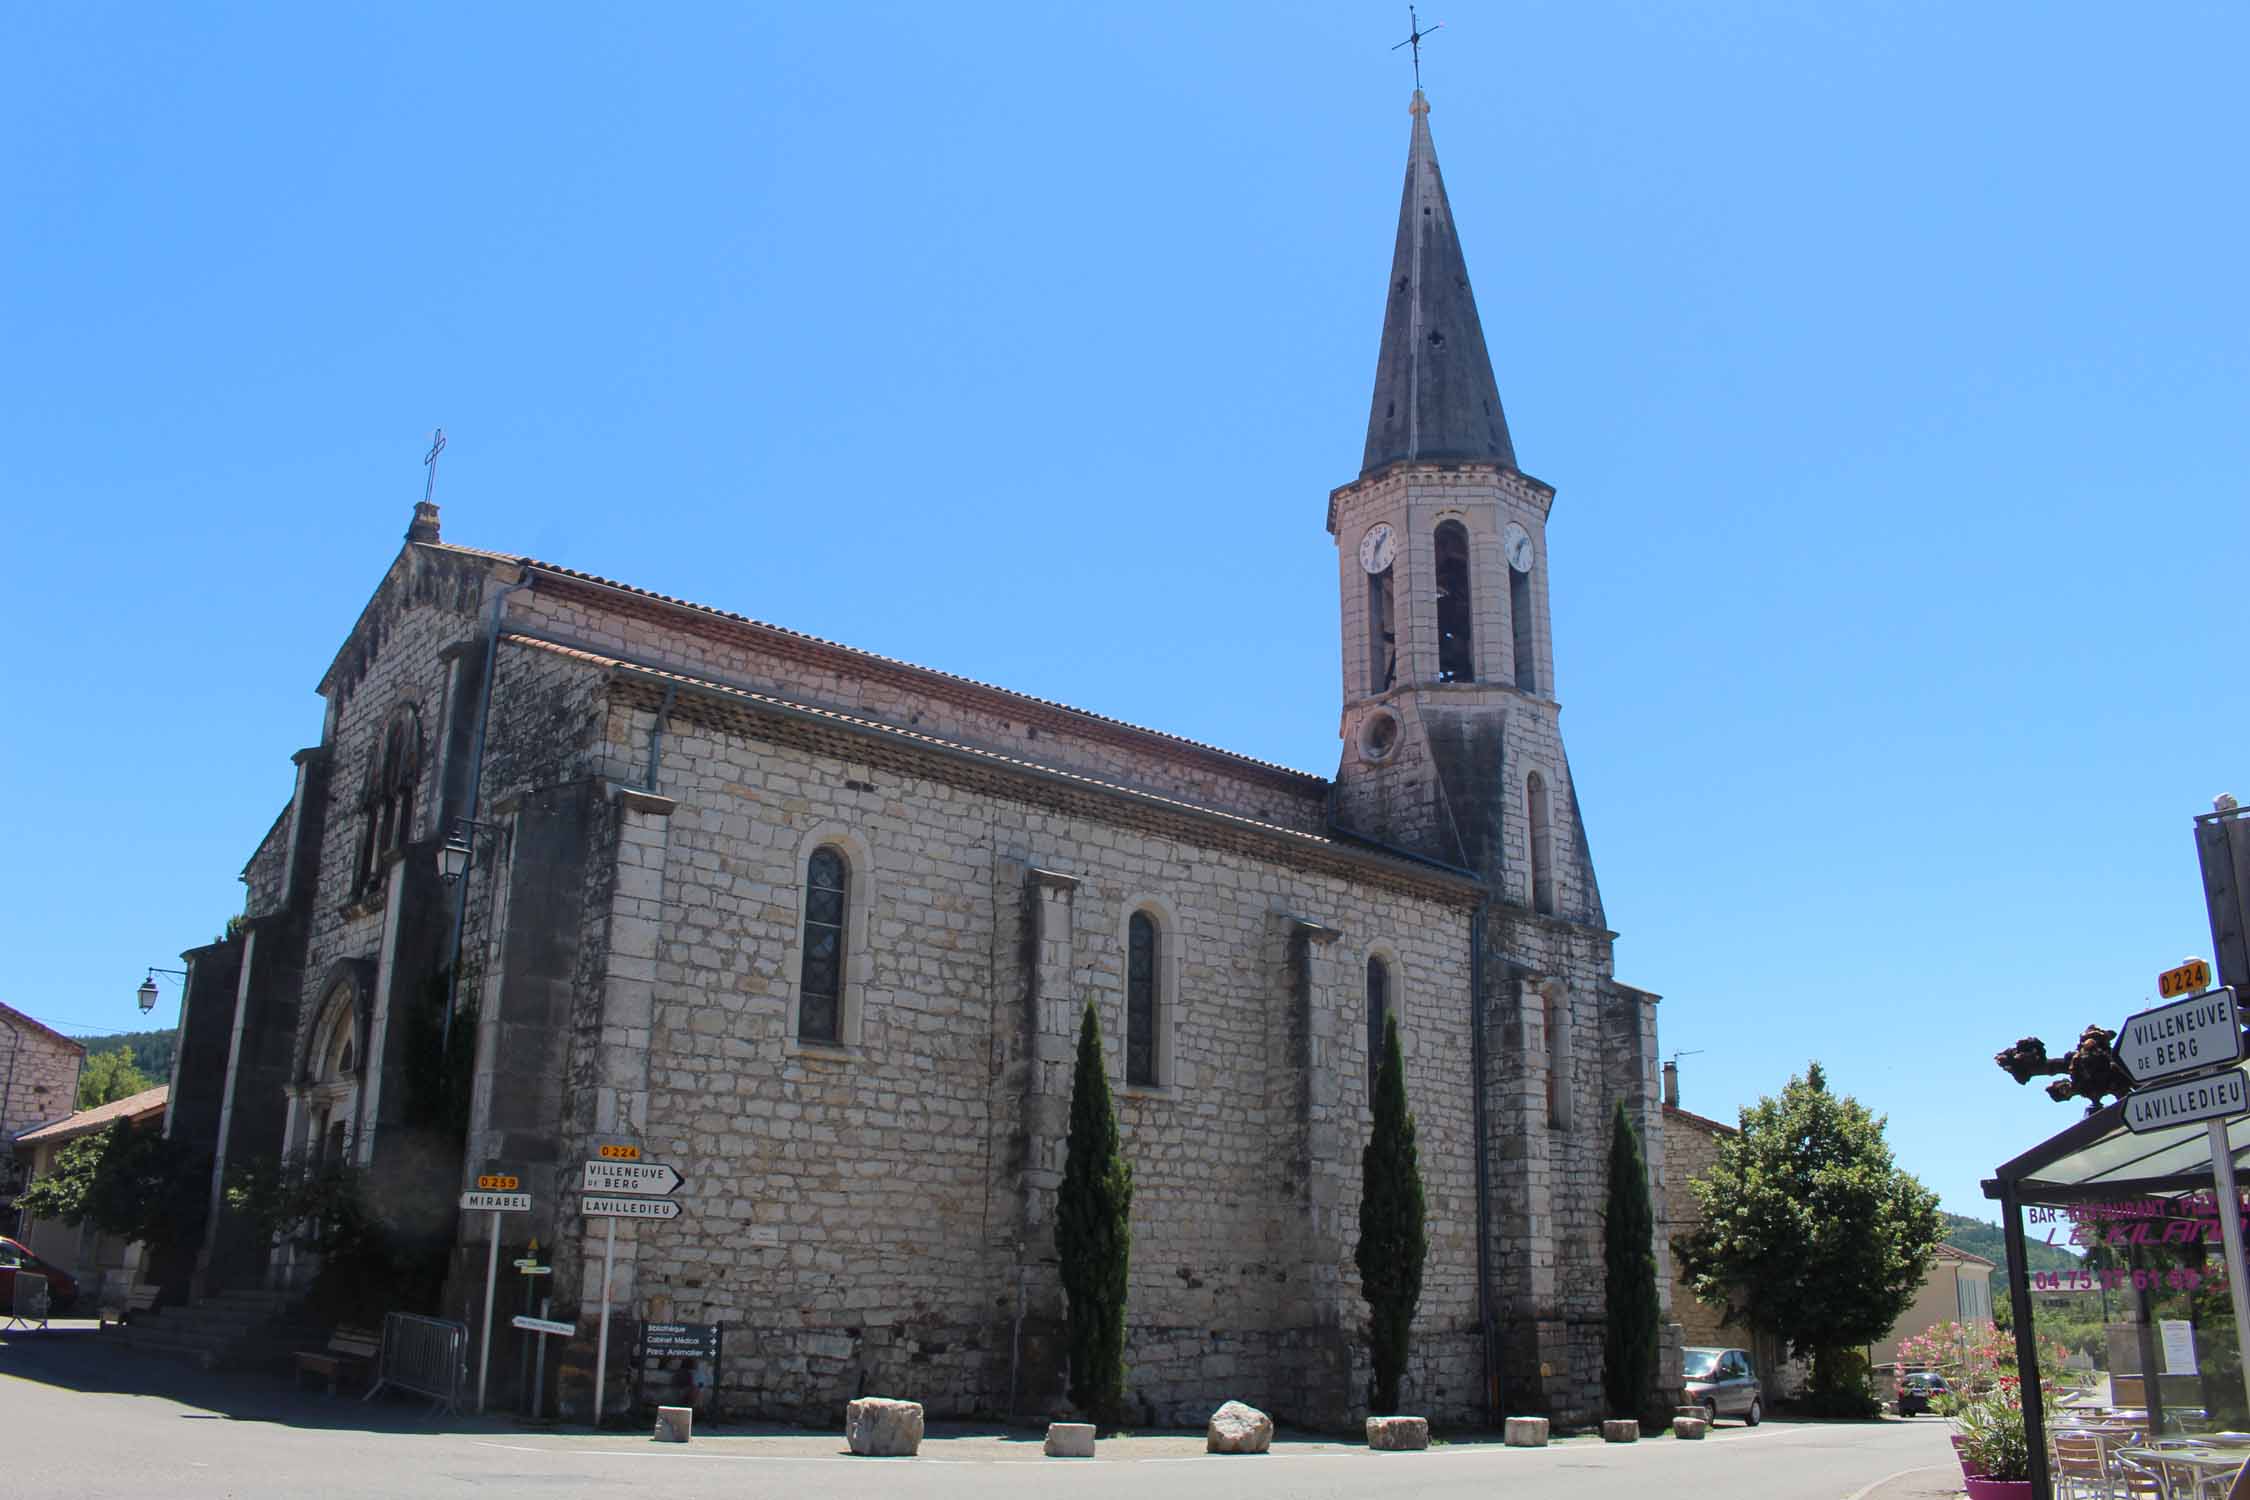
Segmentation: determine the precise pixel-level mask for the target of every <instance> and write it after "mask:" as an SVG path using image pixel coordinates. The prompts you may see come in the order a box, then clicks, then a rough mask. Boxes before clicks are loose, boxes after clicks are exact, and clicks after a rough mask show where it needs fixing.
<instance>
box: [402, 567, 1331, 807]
mask: <svg viewBox="0 0 2250 1500" xmlns="http://www.w3.org/2000/svg"><path fill="white" fill-rule="evenodd" d="M423 545H425V546H433V547H437V548H439V549H442V550H446V551H452V552H465V553H467V554H469V555H470V556H472V557H485V558H491V559H493V560H494V561H496V562H511V563H515V564H517V565H518V566H520V567H525V568H537V569H538V570H539V571H541V572H543V573H552V574H554V575H555V576H557V577H559V578H573V579H576V580H578V581H579V582H581V583H590V584H595V585H597V586H599V587H601V588H607V589H616V590H618V591H619V592H620V593H626V594H634V595H637V596H639V597H640V598H643V599H647V600H650V601H652V602H654V603H657V604H668V605H670V606H672V607H673V608H675V609H685V610H692V611H694V612H696V613H698V614H706V615H711V616H713V617H715V618H718V619H722V620H728V621H732V622H733V623H735V624H738V625H748V626H750V627H752V628H753V629H757V630H770V631H772V632H773V633H774V634H776V635H783V636H788V637H789V638H791V639H792V640H799V641H804V642H806V643H807V644H808V645H814V646H821V647H825V648H826V649H828V650H831V651H843V652H847V653H849V654H850V655H853V656H857V657H862V658H864V659H866V660H868V661H871V662H880V663H881V664H882V665H884V666H887V667H896V668H899V669H901V670H903V671H908V672H915V673H919V674H921V675H923V676H925V677H935V678H939V679H942V680H944V681H947V682H957V683H960V684H961V685H962V686H964V687H972V688H977V689H980V690H982V691H984V692H988V693H999V694H1002V695H1004V696H1006V697H1009V698H1014V699H1016V700H1018V701H1019V702H1023V703H1035V704H1037V705H1039V706H1040V707H1041V708H1051V709H1055V710H1057V711H1058V712H1061V713H1066V714H1075V715H1077V716H1078V717H1080V718H1083V719H1091V720H1093V721H1095V722H1096V723H1100V724H1108V725H1111V726H1113V727H1115V728H1118V729H1125V730H1130V731H1131V732H1133V733H1134V734H1145V735H1149V736H1151V737H1152V738H1155V739H1160V740H1169V741H1170V742H1171V743H1173V744H1175V745H1180V746H1184V747H1186V748H1188V749H1191V750H1200V751H1203V752H1205V753H1207V754H1211V755H1223V756H1225V757H1226V758H1227V759H1229V760H1236V761H1241V762H1242V763H1243V764H1245V765H1251V766H1256V767H1258V768H1259V769H1260V770H1264V771H1279V772H1281V773H1282V774H1284V775H1287V776H1294V777H1298V778H1300V779H1302V780H1304V781H1308V782H1315V783H1318V784H1319V785H1321V786H1326V785H1327V784H1328V778H1327V777H1325V776H1319V775H1315V774H1314V773H1313V772H1311V771H1300V770H1298V769H1297V768H1296V767H1294V766H1285V765H1282V764H1280V763H1279V762H1278V761H1270V760H1261V759H1259V758H1258V757H1257V756H1255V755H1244V754H1243V753H1241V752H1240V751H1238V750H1229V749H1227V748H1226V747H1225V746H1223V745H1213V744H1209V743H1206V742H1205V741H1203V740H1193V739H1189V738H1188V737H1187V736H1185V735H1179V734H1173V733H1171V732H1169V731H1167V730H1163V729H1151V728H1149V727H1148V726H1147V725H1145V724H1135V723H1133V722H1131V721H1130V720H1127V719H1118V718H1112V717H1111V716H1109V715H1108V714H1098V713H1095V712H1093V711H1092V710H1091V709H1084V708H1075V707H1073V706H1071V705H1070V704H1068V703H1061V702H1057V701H1056V700H1055V699H1053V698H1041V697H1039V696H1037V695H1036V694H1032V693H1019V692H1017V691H1016V690H1015V689H1014V688H1006V687H1001V686H1000V685H999V684H997V683H992V682H985V681H983V680H982V679H980V678H975V677H965V676H963V675H962V674H960V673H958V672H948V671H945V670H943V669H941V668H938V667H925V666H922V665H920V664H919V663H917V662H910V661H906V660H903V659H901V658H899V657H896V656H885V655H883V654H882V653H881V652H879V651H868V650H864V649H862V648H860V647H858V646H847V645H845V644H844V643H843V642H842V641H832V640H829V639H828V638H827V637H825V636H818V635H812V634H809V633H807V632H805V631H802V630H792V629H790V628H789V627H788V626H786V625H776V624H773V623H772V622H771V621H767V620H759V619H754V618H752V617H751V616H749V615H744V614H737V613H735V612H734V611H733V610H731V609H720V608H717V607H716V606H714V605H709V604H698V603H696V602H695V601H694V600H692V599H681V598H678V597H676V596H674V595H671V594H660V593H657V592H656V591H655V590H654V589H644V588H640V587H637V586H635V585H633V584H630V583H622V582H620V581H619V580H617V579H615V578H604V577H603V576H602V575H601V574H599V573H588V572H584V571H582V570H580V569H577V568H566V567H564V566H563V565H562V564H560V563H551V562H542V561H540V560H539V559H538V558H535V557H518V556H513V555H511V554H508V553H504V552H488V551H486V550H485V549H483V548H481V547H464V546H461V545H460V544H459V543H457V542H435V543H424V544H423Z"/></svg>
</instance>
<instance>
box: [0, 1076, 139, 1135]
mask: <svg viewBox="0 0 2250 1500" xmlns="http://www.w3.org/2000/svg"><path fill="white" fill-rule="evenodd" d="M171 1097H172V1089H171V1086H170V1085H169V1084H161V1083H160V1084H158V1085H157V1086H156V1087H155V1088H152V1089H143V1090H141V1091H140V1092H139V1093H137V1094H127V1095H126V1096H125V1097H124V1098H122V1099H112V1100H110V1101H109V1103H107V1104H97V1105H95V1106H94V1107H93V1108H92V1109H82V1110H80V1111H79V1112H78V1113H76V1114H74V1115H65V1116H64V1117H63V1118H61V1119H59V1120H57V1121H55V1123H54V1124H52V1125H41V1126H39V1127H38V1128H37V1129H35V1130H26V1131H24V1132H23V1133H22V1134H20V1135H18V1136H17V1137H16V1144H17V1145H19V1146H35V1145H38V1144H39V1143H40V1142H42V1141H63V1140H69V1139H70V1138H71V1137H73V1136H80V1135H87V1134H90V1133H91V1132H93V1131H96V1130H100V1129H102V1128H103V1127H104V1126H107V1125H110V1124H113V1123H114V1122H116V1121H118V1120H138V1119H141V1118H143V1117H144V1116H147V1115H151V1114H162V1113H163V1112H164V1103H165V1101H166V1100H168V1099H170V1098H171Z"/></svg>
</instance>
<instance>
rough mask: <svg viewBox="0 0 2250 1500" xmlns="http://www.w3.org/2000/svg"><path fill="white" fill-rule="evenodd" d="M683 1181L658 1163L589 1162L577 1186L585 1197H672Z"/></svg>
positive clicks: (674, 1168)
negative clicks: (649, 1194) (671, 1194)
mask: <svg viewBox="0 0 2250 1500" xmlns="http://www.w3.org/2000/svg"><path fill="white" fill-rule="evenodd" d="M684 1181H686V1179H685V1178H683V1177H681V1176H680V1173H679V1169H678V1168H677V1167H674V1166H671V1165H669V1164H667V1163H665V1162H660V1161H590V1162H588V1163H586V1175H585V1178H584V1180H583V1181H581V1182H580V1183H579V1184H578V1186H579V1188H580V1190H581V1191H583V1192H588V1193H676V1192H678V1191H679V1190H680V1184H681V1183H682V1182H684Z"/></svg>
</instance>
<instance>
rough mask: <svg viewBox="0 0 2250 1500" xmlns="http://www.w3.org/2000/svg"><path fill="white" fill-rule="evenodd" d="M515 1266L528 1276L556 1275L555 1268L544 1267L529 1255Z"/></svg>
mask: <svg viewBox="0 0 2250 1500" xmlns="http://www.w3.org/2000/svg"><path fill="white" fill-rule="evenodd" d="M514 1264H515V1268H516V1269H517V1270H518V1271H521V1272H522V1273H523V1274H524V1275H526V1276H552V1275H554V1274H555V1268H554V1267H553V1266H543V1265H541V1264H539V1262H538V1261H536V1260H533V1259H532V1258H531V1257H530V1256H528V1255H527V1256H525V1257H524V1258H523V1259H522V1260H519V1261H516V1262H515V1263H514Z"/></svg>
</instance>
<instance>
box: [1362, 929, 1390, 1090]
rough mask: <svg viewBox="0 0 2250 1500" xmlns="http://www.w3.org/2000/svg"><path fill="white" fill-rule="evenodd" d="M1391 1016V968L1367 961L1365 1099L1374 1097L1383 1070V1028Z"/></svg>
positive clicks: (1381, 962) (1379, 961) (1372, 958)
mask: <svg viewBox="0 0 2250 1500" xmlns="http://www.w3.org/2000/svg"><path fill="white" fill-rule="evenodd" d="M1390 1014H1391V966H1390V965H1389V964H1387V963H1384V962H1383V961H1382V960H1381V959H1379V958H1374V957H1370V958H1369V959H1368V960H1367V1097H1368V1098H1370V1099H1373V1098H1374V1097H1375V1075H1376V1074H1378V1073H1380V1072H1381V1071H1382V1069H1383V1026H1384V1023H1385V1022H1387V1021H1388V1020H1389V1019H1390Z"/></svg>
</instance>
